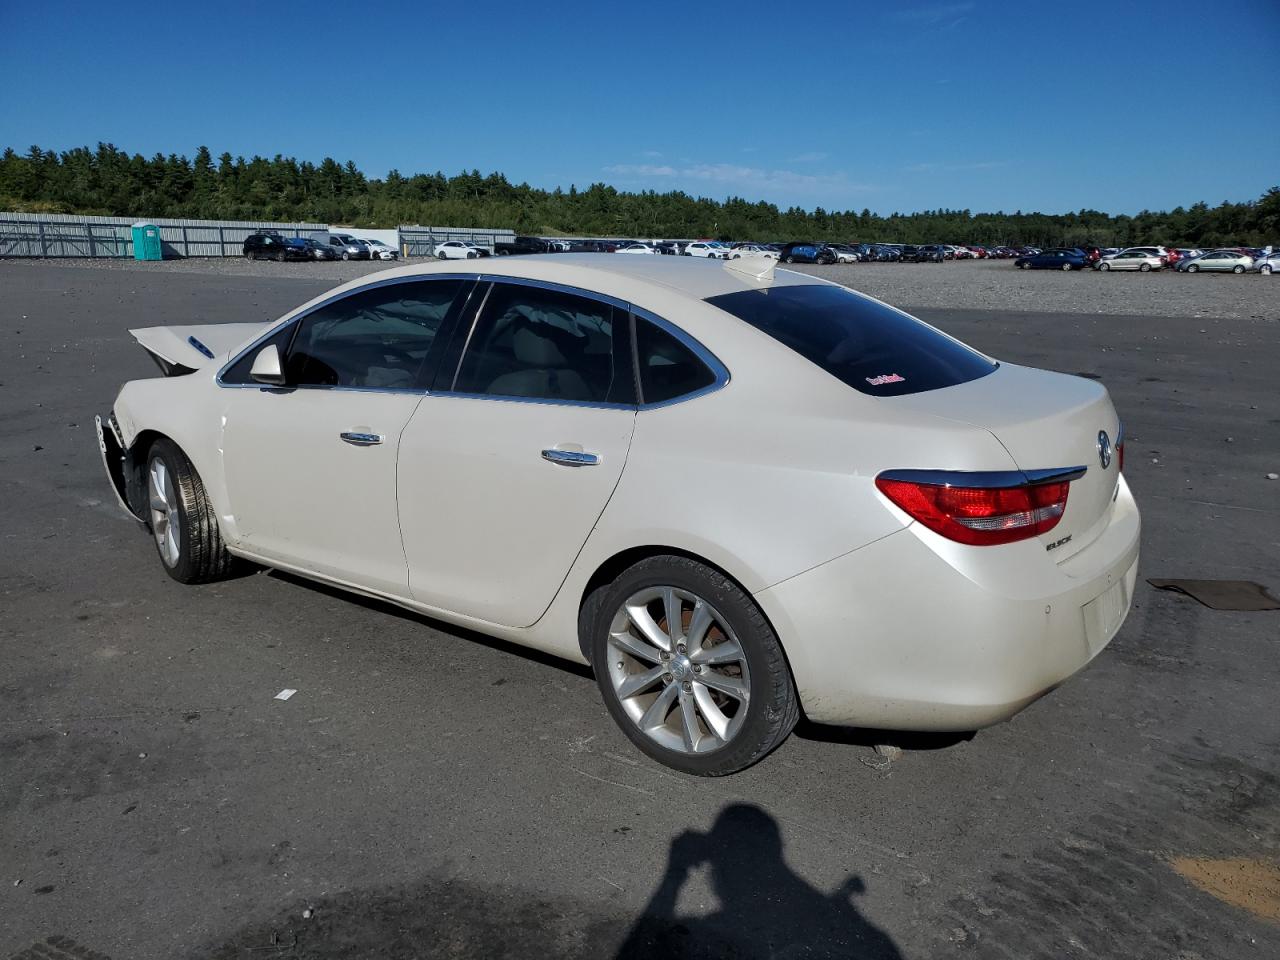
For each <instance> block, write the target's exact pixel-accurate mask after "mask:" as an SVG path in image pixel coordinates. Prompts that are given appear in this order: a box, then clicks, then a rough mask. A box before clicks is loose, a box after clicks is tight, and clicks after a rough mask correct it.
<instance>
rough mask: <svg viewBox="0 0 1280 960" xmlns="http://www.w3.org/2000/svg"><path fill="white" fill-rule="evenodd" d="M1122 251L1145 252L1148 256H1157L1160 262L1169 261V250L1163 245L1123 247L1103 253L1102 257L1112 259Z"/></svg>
mask: <svg viewBox="0 0 1280 960" xmlns="http://www.w3.org/2000/svg"><path fill="white" fill-rule="evenodd" d="M1122 253H1145V254H1147V255H1149V256H1153V257H1159V258H1160V260H1161V262H1162V263H1166V264H1167V263H1168V262H1169V251H1168V250H1166V249H1165V248H1164V247H1125V248H1124V249H1123V250H1118V251H1116V252H1115V253H1106V254H1103V256H1102V259H1103V260H1112V259H1115V258H1116V257H1118V256H1119V255H1120V254H1122Z"/></svg>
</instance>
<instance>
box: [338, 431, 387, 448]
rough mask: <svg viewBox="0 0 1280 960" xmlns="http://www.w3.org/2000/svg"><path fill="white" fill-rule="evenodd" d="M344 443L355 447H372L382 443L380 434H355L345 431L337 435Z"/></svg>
mask: <svg viewBox="0 0 1280 960" xmlns="http://www.w3.org/2000/svg"><path fill="white" fill-rule="evenodd" d="M338 436H339V437H341V438H342V439H343V441H345V442H346V443H349V444H352V445H353V446H356V447H374V446H377V445H378V444H380V443H381V442H382V434H380V433H357V432H355V431H354V430H347V431H344V432H343V433H340V434H338Z"/></svg>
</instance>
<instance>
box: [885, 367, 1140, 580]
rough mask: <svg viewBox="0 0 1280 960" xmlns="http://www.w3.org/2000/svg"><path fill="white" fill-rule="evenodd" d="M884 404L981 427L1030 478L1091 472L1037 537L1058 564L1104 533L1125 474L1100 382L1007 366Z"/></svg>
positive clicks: (1114, 423) (1108, 402) (1074, 485)
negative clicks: (1066, 470)
mask: <svg viewBox="0 0 1280 960" xmlns="http://www.w3.org/2000/svg"><path fill="white" fill-rule="evenodd" d="M882 402H883V403H891V404H893V406H894V407H895V408H900V409H910V410H913V411H915V412H918V413H921V414H928V415H930V416H935V417H943V418H945V419H948V420H954V421H957V422H960V423H967V424H970V425H972V426H977V427H982V428H983V429H985V430H987V431H988V432H990V433H991V434H992V436H994V437H995V438H996V439H997V440H998V441H999V442H1000V444H1001V445H1002V446H1003V447H1004V448H1005V449H1006V450H1008V451H1009V456H1010V457H1012V458H1013V461H1014V463H1016V464H1017V465H1018V468H1019V469H1020V470H1023V471H1024V472H1031V471H1037V470H1052V469H1058V468H1063V467H1085V468H1086V471H1085V475H1084V476H1083V477H1081V478H1080V479H1078V480H1073V481H1072V482H1071V487H1070V492H1069V493H1068V496H1067V509H1066V511H1065V512H1064V513H1063V515H1062V519H1061V520H1060V521H1059V522H1058V524H1057V525H1056V526H1055V527H1054V528H1053V529H1052V530H1050V531H1049V532H1048V533H1046V534H1043V535H1041V537H1040V538H1039V539H1040V541H1041V542H1042V543H1043V544H1044V545H1045V547H1046V549H1049V548H1052V551H1053V552H1052V557H1053V560H1054V561H1055V562H1057V563H1061V562H1062V561H1063V560H1066V559H1067V558H1068V557H1070V556H1072V555H1073V554H1075V553H1078V552H1079V551H1081V550H1083V549H1084V548H1085V547H1087V546H1088V545H1089V544H1090V543H1092V542H1093V540H1095V539H1096V538H1097V537H1098V535H1099V534H1100V533H1101V532H1102V531H1103V530H1104V529H1105V528H1106V526H1107V522H1108V519H1109V517H1110V514H1111V504H1112V501H1113V500H1114V498H1115V493H1116V486H1117V483H1118V480H1119V476H1120V463H1119V455H1118V454H1117V453H1116V451H1115V443H1116V440H1117V438H1118V434H1119V432H1120V430H1119V428H1120V424H1119V420H1118V418H1117V416H1116V411H1115V407H1114V406H1113V405H1112V403H1111V397H1110V395H1109V394H1108V393H1107V390H1106V388H1105V387H1104V386H1102V385H1101V384H1099V383H1095V382H1093V381H1092V380H1086V379H1084V378H1083V377H1073V376H1068V375H1066V374H1062V373H1052V372H1050V371H1047V370H1036V369H1033V368H1031V367H1020V366H1017V365H1015V364H1008V363H1005V364H1001V366H1000V367H999V369H997V370H996V371H995V372H994V373H991V374H988V375H987V376H985V377H981V378H979V379H977V380H971V381H969V382H968V383H962V384H958V385H956V386H954V387H945V388H943V389H941V390H931V391H929V392H926V393H917V394H910V395H908V396H903V397H895V398H892V399H885V400H883V401H882ZM1103 431H1105V432H1106V434H1107V439H1108V443H1109V457H1108V460H1109V462H1108V464H1107V466H1105V467H1104V466H1103V464H1102V460H1101V455H1100V450H1099V447H1100V443H1099V433H1100V432H1103ZM937 467H938V468H939V469H946V468H947V465H946V464H942V463H940V464H937ZM1068 537H1069V538H1070V539H1065V538H1068ZM1064 540H1065V542H1063V541H1064Z"/></svg>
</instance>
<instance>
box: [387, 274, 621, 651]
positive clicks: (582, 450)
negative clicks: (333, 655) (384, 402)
mask: <svg viewBox="0 0 1280 960" xmlns="http://www.w3.org/2000/svg"><path fill="white" fill-rule="evenodd" d="M479 296H480V292H479V291H477V294H476V298H478V297H479ZM628 328H629V319H628V314H627V312H626V311H625V310H624V309H622V308H621V307H615V306H614V305H613V304H611V303H607V302H604V301H603V300H601V299H598V298H594V297H591V296H588V295H585V294H582V293H581V292H573V291H569V290H565V289H561V288H550V287H547V286H543V285H530V284H521V283H518V282H500V283H495V284H494V285H493V287H492V289H491V290H490V291H489V292H488V296H487V297H486V299H485V301H484V307H483V309H482V311H481V313H480V316H479V317H478V318H477V319H476V321H475V324H474V328H473V329H472V330H470V331H466V330H463V329H461V328H460V329H459V332H458V334H457V336H458V337H463V336H465V338H466V344H467V346H466V350H465V352H464V353H463V354H462V356H461V359H460V362H459V363H458V366H457V368H456V371H447V372H444V373H443V374H442V376H441V377H440V378H438V379H437V382H436V388H435V389H433V391H432V393H431V394H430V395H428V396H427V397H425V398H424V399H423V402H422V404H421V405H420V406H419V407H418V409H417V410H416V411H415V413H414V415H413V417H412V418H411V419H410V421H409V425H408V426H407V427H406V428H405V431H404V435H403V437H402V439H401V443H400V473H399V488H398V489H399V500H400V525H401V529H402V530H403V534H404V543H405V553H406V555H407V558H408V562H409V585H410V588H411V590H412V594H413V598H414V599H415V600H417V601H418V602H420V603H424V604H427V605H429V606H431V607H434V608H437V609H440V610H445V611H451V612H454V613H460V614H463V615H466V616H469V617H476V618H478V619H481V620H485V621H488V622H491V623H497V624H502V625H504V626H512V627H524V626H529V625H530V624H532V623H534V622H536V621H537V620H538V618H539V617H540V616H541V615H542V614H543V612H544V611H545V610H546V609H547V607H548V606H549V605H550V603H551V601H552V599H553V598H554V597H555V595H556V591H557V590H559V588H560V585H561V583H563V581H564V578H565V576H566V575H567V574H568V572H569V568H570V567H571V566H572V565H573V562H574V560H575V558H576V557H577V555H578V552H579V551H580V550H581V549H582V545H583V543H584V542H585V541H586V539H587V536H588V535H589V534H590V533H591V530H592V528H593V527H594V526H595V523H596V520H597V519H598V518H599V516H600V514H601V513H602V512H603V511H604V508H605V505H606V504H607V503H608V502H609V498H610V497H611V496H612V494H613V491H614V488H615V487H616V486H617V483H618V479H619V478H620V476H621V475H622V469H623V465H624V464H625V462H626V458H627V452H628V449H629V447H630V443H631V434H632V430H633V428H634V426H635V416H636V410H635V405H634V404H635V384H634V372H633V365H632V361H631V348H630V335H629V332H628Z"/></svg>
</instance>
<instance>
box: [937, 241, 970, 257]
mask: <svg viewBox="0 0 1280 960" xmlns="http://www.w3.org/2000/svg"><path fill="white" fill-rule="evenodd" d="M936 246H938V247H940V248H941V249H942V251H943V259H946V260H973V259H975V257H976V254H975V253H974V252H973V251H972V250H970V249H969V248H968V247H957V246H956V245H955V244H953V243H942V244H936Z"/></svg>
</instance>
